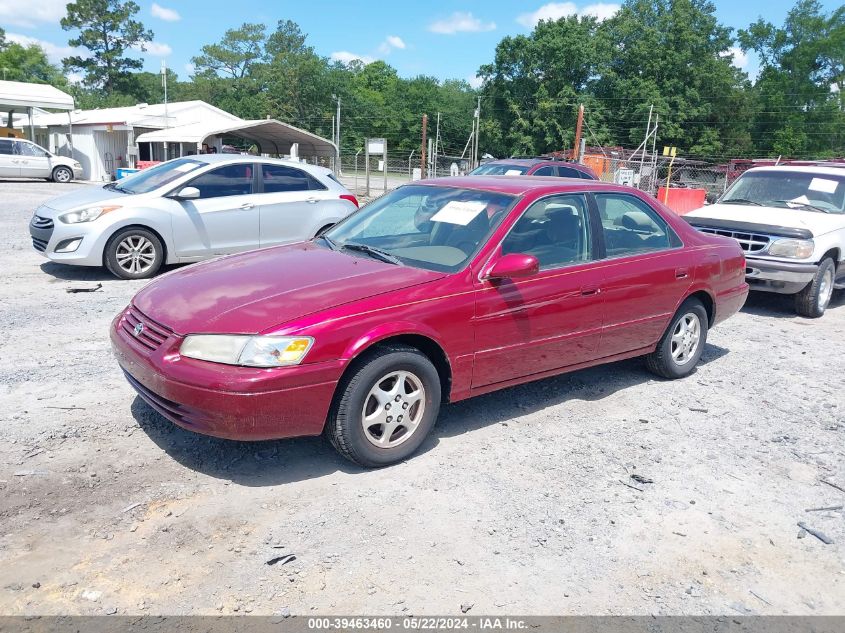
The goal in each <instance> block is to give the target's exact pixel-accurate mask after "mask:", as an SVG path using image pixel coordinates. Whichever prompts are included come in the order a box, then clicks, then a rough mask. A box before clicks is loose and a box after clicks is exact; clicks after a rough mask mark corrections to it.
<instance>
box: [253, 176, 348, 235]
mask: <svg viewBox="0 0 845 633" xmlns="http://www.w3.org/2000/svg"><path fill="white" fill-rule="evenodd" d="M260 172H261V173H260V176H261V182H260V186H261V187H262V189H261V191H260V193H259V194H258V195H257V196H256V202H257V204H258V208H259V218H260V220H259V221H260V229H259V235H260V237H259V241H260V243H261V246H262V247H264V246H273V245H275V244H287V243H290V242H300V241H303V240H307V239H310V238H312V237H314V235H315V234H316V233H317V231H318V230H319V229H321V228H322V227H323V226H325V222H324V218H325V217H326V216H325V206H326V205H325V203H326V201H327V200H328V196H327V188H326V186H325V185H323V184H322V183H321V182H320V181H319V180H317V179H316V178H314V177H313V176H312V175H311V174H309V173H308V172H306V171H305V170H302V169H297V168H296V167H291V166H288V165H278V164H274V163H262V164H261V165H260ZM336 221H337V219H335V220H333V222H336ZM333 222H329V224H331V223H333Z"/></svg>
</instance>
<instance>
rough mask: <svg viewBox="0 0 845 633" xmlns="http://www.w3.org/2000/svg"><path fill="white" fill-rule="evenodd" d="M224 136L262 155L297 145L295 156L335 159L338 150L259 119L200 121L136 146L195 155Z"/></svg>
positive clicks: (283, 151) (278, 123)
mask: <svg viewBox="0 0 845 633" xmlns="http://www.w3.org/2000/svg"><path fill="white" fill-rule="evenodd" d="M223 136H236V137H238V138H242V139H245V140H247V141H250V142H252V143H255V144H256V145H257V146H258V148H259V151H260V152H261V153H262V154H278V155H280V156H281V155H286V154H290V153H291V149H292V148H293V146H294V145H297V147H298V151H297V152H296V155H297V156H303V157H314V158H330V159H334V158H336V157H337V147H336V146H335V144H334V143H332V142H331V141H330V140H328V139H325V138H323V137H321V136H317V135H316V134H312V133H311V132H307V131H306V130H302V129H300V128H298V127H294V126H293V125H288V124H287V123H282V122H281V121H276V120H275V119H259V120H255V121H242V122H240V123H234V122H232V121H208V122H206V121H203V122H199V123H191V124H189V125H181V126H178V127H171V128H166V129H163V130H155V131H153V132H146V133H144V134H141V135H140V136H138V138H137V139H136V142H138V143H163V144H165V145H166V144H168V143H186V144H189V145H194V146H196V151H197V153H199V152H200V151H202V147H203V145H204V144H206V142H207V141H208V139H210V138H213V137H217V138H222V137H223Z"/></svg>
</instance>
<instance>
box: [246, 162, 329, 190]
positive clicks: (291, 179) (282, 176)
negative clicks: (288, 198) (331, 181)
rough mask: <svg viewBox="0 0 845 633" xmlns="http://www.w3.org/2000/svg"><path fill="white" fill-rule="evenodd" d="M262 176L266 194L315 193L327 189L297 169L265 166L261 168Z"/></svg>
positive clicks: (309, 175) (282, 166) (283, 166)
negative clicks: (284, 192)
mask: <svg viewBox="0 0 845 633" xmlns="http://www.w3.org/2000/svg"><path fill="white" fill-rule="evenodd" d="M261 174H262V177H263V179H264V193H278V192H280V191H315V190H321V189H325V188H326V187H325V186H324V185H323V184H322V183H320V182H319V181H318V180H317V179H316V178H314V177H313V176H311V174H308V173H306V172H304V171H302V170H301V169H296V168H295V167H287V166H285V165H268V164H264V165H262V166H261Z"/></svg>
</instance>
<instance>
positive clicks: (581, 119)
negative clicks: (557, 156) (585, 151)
mask: <svg viewBox="0 0 845 633" xmlns="http://www.w3.org/2000/svg"><path fill="white" fill-rule="evenodd" d="M583 125H584V104H583V103H582V104H581V105H579V106H578V122H577V123H576V124H575V149H574V154H575V155H574V158H575V162H576V163H580V162H581V127H582V126H583Z"/></svg>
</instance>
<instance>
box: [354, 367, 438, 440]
mask: <svg viewBox="0 0 845 633" xmlns="http://www.w3.org/2000/svg"><path fill="white" fill-rule="evenodd" d="M424 413H425V387H424V386H423V383H422V380H420V379H419V377H417V376H416V375H415V374H413V373H411V372H409V371H393V372H390V373H389V374H386V375H385V376H383V377H382V378H380V379H379V380H378V381H376V383H375V384H374V385H373V387H372V389H370V392H369V393H368V394H367V397H366V398H365V399H364V408H363V410H362V411H361V424H362V426H363V427H364V436H365V437H366V438H367V440H368V441H369V442H370V443H371V444H373V445H374V446H377V447H379V448H393V447H394V446H399V445H400V444H402V443H403V442H405V441H407V440H408V439H409V438H410V437H411V436H412V435H413V434H414V431H416V429H417V427H418V426H419V424H420V422H421V421H422V419H423V414H424Z"/></svg>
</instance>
